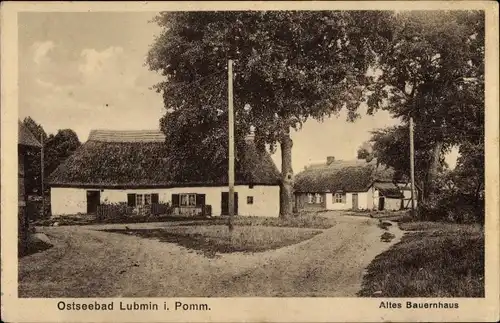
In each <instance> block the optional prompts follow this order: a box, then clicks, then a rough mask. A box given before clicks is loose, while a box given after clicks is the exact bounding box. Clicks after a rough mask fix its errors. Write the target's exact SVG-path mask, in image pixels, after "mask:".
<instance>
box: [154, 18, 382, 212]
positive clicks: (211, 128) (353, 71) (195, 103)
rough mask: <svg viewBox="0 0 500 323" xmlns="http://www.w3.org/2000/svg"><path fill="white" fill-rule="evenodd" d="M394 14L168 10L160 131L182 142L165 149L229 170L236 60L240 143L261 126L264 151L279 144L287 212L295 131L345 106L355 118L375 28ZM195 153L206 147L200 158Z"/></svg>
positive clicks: (162, 44) (161, 44) (158, 64)
mask: <svg viewBox="0 0 500 323" xmlns="http://www.w3.org/2000/svg"><path fill="white" fill-rule="evenodd" d="M388 15H390V13H389V12H381V11H378V12H376V11H366V12H349V11H342V12H341V11H298V12H295V11H241V12H182V13H180V12H171V13H161V14H160V15H158V16H157V17H156V18H155V20H154V21H155V22H156V23H157V24H158V25H159V26H161V27H162V32H161V34H160V35H159V37H158V38H157V39H156V41H155V42H154V44H153V45H152V47H151V49H150V51H149V53H148V58H147V64H148V65H149V68H150V69H151V70H154V71H158V72H160V73H161V74H162V75H163V76H164V77H165V80H164V81H163V82H160V83H159V84H157V85H156V86H155V89H156V90H157V91H158V92H160V93H162V94H163V99H164V104H165V108H166V113H165V116H164V117H163V118H162V120H161V125H162V129H163V131H164V132H165V133H166V134H167V136H171V135H175V136H177V137H176V138H174V139H173V140H172V141H170V142H169V141H168V140H167V144H168V145H170V146H171V150H172V151H174V152H176V153H178V154H179V156H180V157H184V159H183V160H184V161H183V162H182V163H184V164H190V163H191V164H192V166H191V167H187V168H188V169H196V168H197V167H200V165H206V164H202V162H203V157H200V156H205V155H207V156H210V157H207V158H210V160H212V161H213V160H216V159H214V158H213V157H212V156H217V158H220V159H219V160H220V162H219V163H217V162H215V163H216V164H218V165H223V164H224V162H223V160H224V159H225V158H226V156H227V151H226V149H225V148H223V147H224V146H226V145H225V144H222V143H225V142H227V141H226V138H227V137H226V136H227V130H226V126H227V121H225V120H226V119H227V102H226V95H225V93H226V91H227V83H226V79H227V77H226V74H225V67H226V65H227V60H228V59H233V60H234V62H235V77H234V95H235V115H236V120H237V123H236V131H237V133H236V137H237V139H238V140H240V141H241V136H243V135H244V134H245V133H246V132H247V131H248V129H249V127H250V126H255V128H256V142H257V144H258V146H259V147H260V149H264V147H265V145H269V146H270V147H271V149H274V148H275V147H276V145H277V144H279V145H280V147H281V160H282V162H281V172H282V174H281V176H282V183H281V196H280V214H281V216H283V217H285V216H288V215H290V214H291V213H292V205H293V204H292V201H293V170H292V165H291V158H292V146H293V142H292V140H291V138H290V131H291V130H292V129H295V130H298V129H300V127H301V126H302V124H303V123H304V122H306V120H308V119H310V118H313V119H317V120H322V119H323V118H325V117H328V116H330V115H332V114H335V113H337V112H338V111H339V110H340V109H341V108H343V107H345V108H346V109H347V110H348V112H349V113H348V114H349V117H350V118H351V119H354V118H355V117H356V116H357V112H356V111H357V107H358V105H359V102H360V100H361V95H362V91H361V88H360V86H361V85H362V82H363V81H364V78H363V76H364V75H365V73H366V71H367V68H368V66H369V65H370V64H372V63H374V61H373V60H374V55H373V51H371V50H370V48H369V47H368V44H369V41H368V40H369V39H370V40H371V43H372V44H375V43H377V38H378V37H379V36H381V37H383V36H384V33H383V32H382V31H381V32H380V33H377V31H378V29H377V28H378V26H379V25H382V26H383V24H382V23H383V22H384V21H386V20H385V18H384V17H386V16H388ZM368 25H369V26H371V27H372V28H370V29H368V28H366V26H368ZM179 134H182V136H183V138H179ZM169 138H171V137H169ZM188 143H189V144H190V145H187V144H188ZM176 145H177V146H176ZM186 147H190V148H191V147H193V151H191V152H188V151H186V150H187V149H186ZM198 147H203V149H201V152H200V151H199V149H198ZM200 154H201V155H200ZM187 156H190V157H193V158H190V159H189V160H188V158H186V157H187ZM181 159H182V158H181ZM200 159H201V160H200ZM203 167H205V166H203Z"/></svg>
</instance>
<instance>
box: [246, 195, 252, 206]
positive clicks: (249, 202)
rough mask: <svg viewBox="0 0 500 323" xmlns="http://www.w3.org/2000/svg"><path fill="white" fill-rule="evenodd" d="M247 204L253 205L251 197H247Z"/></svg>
mask: <svg viewBox="0 0 500 323" xmlns="http://www.w3.org/2000/svg"><path fill="white" fill-rule="evenodd" d="M247 204H253V196H247Z"/></svg>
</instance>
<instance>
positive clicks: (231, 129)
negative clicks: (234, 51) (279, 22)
mask: <svg viewBox="0 0 500 323" xmlns="http://www.w3.org/2000/svg"><path fill="white" fill-rule="evenodd" d="M227 77H228V80H227V86H228V89H227V92H228V93H227V94H228V115H229V120H228V121H229V163H228V164H229V169H228V181H229V197H228V208H229V217H228V222H227V226H228V229H229V231H233V223H232V218H233V216H234V109H233V61H232V60H229V61H228V66H227Z"/></svg>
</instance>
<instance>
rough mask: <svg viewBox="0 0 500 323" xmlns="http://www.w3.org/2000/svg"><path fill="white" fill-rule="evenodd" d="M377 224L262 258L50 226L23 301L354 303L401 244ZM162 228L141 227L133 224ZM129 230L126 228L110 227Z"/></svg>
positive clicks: (24, 280) (23, 285) (24, 275)
mask: <svg viewBox="0 0 500 323" xmlns="http://www.w3.org/2000/svg"><path fill="white" fill-rule="evenodd" d="M376 223H377V220H373V219H369V218H364V217H350V216H339V217H338V224H337V225H336V226H335V227H333V228H331V229H328V230H325V232H324V233H322V234H319V235H317V236H315V237H314V238H312V239H310V240H307V241H304V242H301V243H299V244H296V245H293V246H289V247H285V248H281V249H277V250H273V251H266V252H261V253H255V254H243V253H233V254H224V255H221V256H220V257H217V258H206V257H204V256H203V255H200V254H197V253H195V252H194V251H191V250H188V249H186V248H183V247H180V246H178V245H176V244H172V243H163V242H158V241H156V240H149V239H141V238H138V237H135V236H126V235H123V234H117V233H106V232H99V231H95V230H94V229H95V227H90V226H89V227H76V226H74V227H49V228H43V229H42V231H43V232H45V233H46V234H47V235H48V236H49V237H51V239H52V241H54V242H55V244H56V245H55V246H54V247H53V248H51V249H49V250H47V251H44V252H41V253H38V254H33V255H30V256H27V257H24V258H22V259H21V260H20V264H19V265H20V266H19V277H20V282H19V296H20V297H170V296H177V297H183V296H200V297H208V296H211V297H224V296H262V297H266V296H284V297H291V296H329V297H336V296H338V297H354V296H356V292H357V291H359V290H360V288H361V281H362V277H363V273H364V268H366V266H367V265H368V264H369V263H370V262H371V260H372V259H373V258H374V257H375V256H376V255H378V254H379V253H381V252H383V251H384V250H386V249H387V248H388V247H389V246H390V245H391V244H393V243H395V242H396V241H397V240H398V238H399V237H400V236H401V235H402V233H401V232H400V231H399V230H398V229H397V228H396V226H392V227H391V229H390V230H391V232H392V233H394V234H396V237H397V238H396V239H395V240H393V241H392V242H391V243H384V242H381V241H380V235H381V234H382V232H383V231H382V230H381V229H380V228H378V227H377V226H376ZM144 225H147V226H156V227H157V226H161V225H165V224H151V223H148V224H138V225H128V226H130V227H133V226H144ZM109 227H124V225H112V226H110V225H108V226H107V228H109Z"/></svg>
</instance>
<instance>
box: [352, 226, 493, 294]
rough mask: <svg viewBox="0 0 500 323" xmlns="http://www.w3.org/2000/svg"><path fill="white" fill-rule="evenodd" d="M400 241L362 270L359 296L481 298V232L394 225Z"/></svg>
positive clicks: (480, 229) (472, 228) (479, 229)
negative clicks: (400, 238) (366, 268)
mask: <svg viewBox="0 0 500 323" xmlns="http://www.w3.org/2000/svg"><path fill="white" fill-rule="evenodd" d="M399 226H400V227H401V229H403V230H405V231H407V233H406V234H405V236H404V237H403V239H402V240H401V241H400V242H399V243H397V244H395V245H394V246H392V247H391V248H390V249H389V250H387V251H386V252H384V253H382V254H380V255H379V256H377V257H376V258H375V260H374V261H373V262H372V263H371V264H370V266H369V267H368V270H367V271H368V274H367V275H366V276H365V279H364V283H363V288H362V290H361V291H360V292H359V293H358V295H359V296H367V297H372V296H379V297H484V228H483V227H481V226H480V225H477V224H455V223H439V222H400V223H399Z"/></svg>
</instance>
